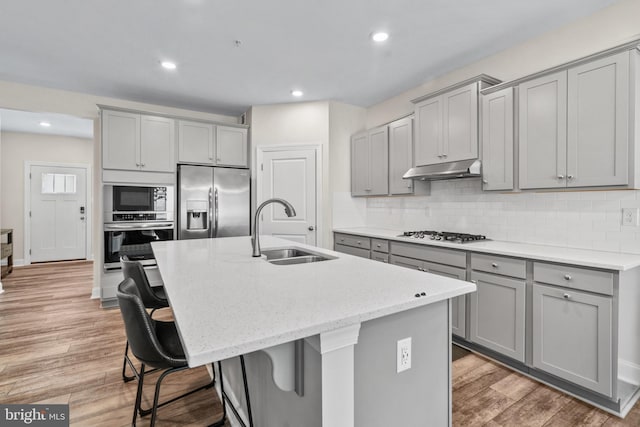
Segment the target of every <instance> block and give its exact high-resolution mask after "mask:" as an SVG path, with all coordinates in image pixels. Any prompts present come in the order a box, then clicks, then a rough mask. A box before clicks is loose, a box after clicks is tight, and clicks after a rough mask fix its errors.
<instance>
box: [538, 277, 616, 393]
mask: <svg viewBox="0 0 640 427" xmlns="http://www.w3.org/2000/svg"><path fill="white" fill-rule="evenodd" d="M612 333H613V331H612V298H611V297H608V296H601V295H594V294H590V293H586V292H580V291H576V290H574V289H569V288H560V287H552V286H544V285H540V284H537V283H534V284H533V366H534V367H535V368H537V369H540V370H542V371H545V372H548V373H550V374H552V375H555V376H557V377H559V378H562V379H565V380H567V381H570V382H572V383H575V384H578V385H580V386H582V387H584V388H587V389H589V390H593V391H595V392H597V393H601V394H603V395H605V396H612V393H613V378H612V357H611V348H612V347H611V345H612Z"/></svg>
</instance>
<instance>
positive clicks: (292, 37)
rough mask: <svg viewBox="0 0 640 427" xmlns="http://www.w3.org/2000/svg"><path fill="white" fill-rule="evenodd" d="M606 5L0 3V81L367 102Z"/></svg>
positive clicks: (118, 91) (159, 0)
mask: <svg viewBox="0 0 640 427" xmlns="http://www.w3.org/2000/svg"><path fill="white" fill-rule="evenodd" d="M614 2H615V0H526V1H525V0H484V1H481V0H135V1H132V0H107V1H87V0H65V1H51V0H14V1H10V0H3V1H0V80H8V81H16V82H21V83H27V84H34V85H41V86H46V87H53V88H60V89H67V90H73V91H81V92H87V93H92V94H96V95H104V96H111V97H116V98H123V99H129V100H135V101H142V102H148V103H153V104H161V105H168V106H173V107H181V108H187V109H193V110H200V111H208V112H213V113H219V114H230V115H239V114H241V113H243V112H244V111H246V109H247V108H248V107H249V106H250V105H259V104H273V103H282V102H292V101H295V100H297V99H293V98H292V97H291V94H290V92H291V90H292V89H294V88H300V89H301V90H303V91H304V96H303V97H302V98H301V99H302V100H305V101H308V100H319V99H333V100H338V101H342V102H346V103H349V104H354V105H359V106H363V107H368V106H371V105H373V104H376V103H378V102H380V101H382V100H384V99H387V98H389V97H391V96H393V95H396V94H398V93H400V92H402V91H404V90H407V89H410V88H412V87H415V86H418V85H419V84H421V83H423V82H426V81H428V80H430V79H431V78H433V77H436V76H438V75H441V74H443V73H446V72H447V71H451V70H453V69H456V68H459V67H461V66H463V65H466V64H469V63H471V62H474V61H476V60H478V59H480V58H482V57H485V56H488V55H490V54H493V53H495V52H498V51H500V50H503V49H505V48H507V47H510V46H513V45H516V44H518V43H520V42H522V41H524V40H527V39H529V38H532V37H534V36H536V35H539V34H542V33H544V32H546V31H549V30H552V29H554V28H557V27H560V26H562V25H565V24H567V23H568V22H571V21H573V20H575V19H577V18H579V17H582V16H586V15H589V14H591V13H593V12H595V11H597V10H598V9H601V8H603V7H605V6H607V5H610V4H612V3H614ZM379 29H384V30H387V31H388V32H389V33H390V35H391V36H390V38H389V40H388V41H387V42H385V43H384V44H381V45H375V44H374V43H373V42H372V41H371V40H370V38H369V35H370V34H371V33H372V32H373V31H376V30H379ZM236 40H239V41H241V43H240V45H239V47H238V46H236V43H235V41H236ZM165 59H170V60H173V61H175V62H177V64H178V69H177V70H175V71H173V72H167V71H166V70H164V69H162V68H161V67H160V66H159V61H161V60H165Z"/></svg>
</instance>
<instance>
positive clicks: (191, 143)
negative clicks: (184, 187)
mask: <svg viewBox="0 0 640 427" xmlns="http://www.w3.org/2000/svg"><path fill="white" fill-rule="evenodd" d="M214 138H215V130H214V125H212V124H209V123H202V122H190V121H187V120H180V121H178V161H179V162H181V163H199V164H213V163H214V157H213V154H214V153H213V150H214V148H213V146H214Z"/></svg>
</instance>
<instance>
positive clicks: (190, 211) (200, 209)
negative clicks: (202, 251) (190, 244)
mask: <svg viewBox="0 0 640 427" xmlns="http://www.w3.org/2000/svg"><path fill="white" fill-rule="evenodd" d="M208 207H209V203H208V202H207V201H206V200H187V230H206V229H207V228H209V223H208V222H207V221H208V219H207V215H208V213H209V209H208Z"/></svg>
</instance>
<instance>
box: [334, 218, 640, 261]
mask: <svg viewBox="0 0 640 427" xmlns="http://www.w3.org/2000/svg"><path fill="white" fill-rule="evenodd" d="M372 230H379V231H381V230H383V229H375V228H368V227H363V228H358V227H354V228H335V229H333V230H332V231H333V232H334V233H342V234H350V235H357V236H365V237H371V238H375V239H384V240H393V241H396V242H401V243H410V244H416V245H425V246H433V247H440V248H447V249H455V250H460V251H468V252H476V253H488V254H495V255H504V256H509V257H515V258H526V259H532V260H536V261H547V262H555V263H560V264H572V265H579V266H582V267H590V268H599V269H603V270H615V271H627V270H631V269H633V268H636V267H639V266H640V255H636V254H630V253H622V252H606V253H607V254H611V255H615V254H623V255H625V256H631V257H637V258H638V259H637V261H634V262H630V263H622V264H612V263H602V262H597V261H584V260H580V259H576V258H562V257H560V256H545V255H540V254H534V253H530V252H527V251H526V250H524V249H523V250H521V251H518V250H505V249H492V248H482V247H477V246H476V247H474V246H473V243H469V244H458V243H445V242H438V241H433V240H416V239H411V238H406V237H402V236H398V235H397V234H400V233H401V232H396V231H394V230H385V231H388V232H389V234H381V233H376V232H375V231H372ZM393 233H395V234H396V235H395V236H394V235H393ZM494 242H497V243H502V244H512V245H528V246H537V247H539V248H540V249H541V250H544V249H545V248H546V249H548V250H575V251H584V252H592V253H593V255H594V256H597V254H598V253H600V252H603V251H595V250H590V249H579V248H564V247H560V246H550V245H538V244H535V243H524V244H523V243H516V242H506V241H500V240H495V241H494ZM483 243H486V244H490V241H488V242H483Z"/></svg>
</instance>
